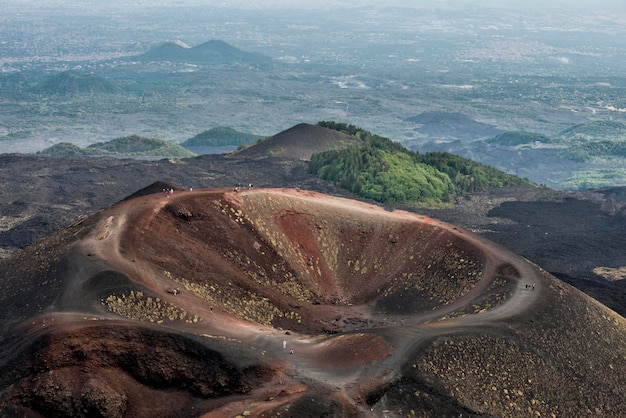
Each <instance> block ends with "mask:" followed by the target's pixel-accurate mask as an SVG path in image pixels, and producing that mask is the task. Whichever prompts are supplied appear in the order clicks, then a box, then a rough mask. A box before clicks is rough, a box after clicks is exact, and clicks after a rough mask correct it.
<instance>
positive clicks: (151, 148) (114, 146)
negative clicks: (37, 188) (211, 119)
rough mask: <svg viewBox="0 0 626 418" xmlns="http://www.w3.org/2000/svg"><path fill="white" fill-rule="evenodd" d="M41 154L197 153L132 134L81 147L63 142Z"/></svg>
mask: <svg viewBox="0 0 626 418" xmlns="http://www.w3.org/2000/svg"><path fill="white" fill-rule="evenodd" d="M38 154H40V155H49V156H72V155H120V156H135V157H137V156H141V157H178V158H187V157H194V156H195V155H196V154H195V153H193V152H191V151H189V150H187V149H185V148H183V147H182V146H180V145H178V144H174V143H171V142H169V141H165V140H162V139H156V138H144V137H141V136H139V135H130V136H126V137H123V138H116V139H113V140H111V141H108V142H98V143H95V144H92V145H89V146H88V147H87V148H81V147H78V146H76V145H74V144H70V143H67V142H63V143H60V144H55V145H53V146H51V147H48V148H46V149H44V150H42V151H40V152H38Z"/></svg>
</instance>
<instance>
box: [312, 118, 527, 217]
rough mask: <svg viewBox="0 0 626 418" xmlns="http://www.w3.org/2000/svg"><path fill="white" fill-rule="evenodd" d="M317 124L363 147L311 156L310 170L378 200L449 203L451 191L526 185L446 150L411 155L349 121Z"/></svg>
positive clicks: (463, 192)
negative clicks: (333, 130) (357, 141)
mask: <svg viewBox="0 0 626 418" xmlns="http://www.w3.org/2000/svg"><path fill="white" fill-rule="evenodd" d="M322 123H323V124H322ZM320 126H325V127H328V128H332V129H337V130H339V131H341V132H345V133H348V134H350V135H352V136H354V137H357V138H360V139H362V145H352V146H349V147H346V148H341V149H333V150H327V151H323V152H320V153H316V154H313V156H312V157H311V162H310V170H311V172H312V173H314V174H316V175H318V176H319V177H321V178H323V179H325V180H328V181H332V182H333V183H335V184H336V185H338V186H339V187H341V188H344V189H347V190H350V191H351V192H352V193H355V194H356V195H358V196H361V197H364V198H369V199H373V200H376V201H378V202H381V203H419V204H426V205H442V204H445V203H447V202H449V196H450V195H452V194H466V193H472V192H478V191H484V190H487V189H489V188H494V187H502V186H513V185H521V184H531V183H530V182H529V181H528V180H525V179H522V178H520V177H517V176H514V175H510V174H507V173H505V172H503V171H501V170H498V169H496V168H494V167H490V166H485V165H483V164H480V163H477V162H475V161H472V160H468V159H466V158H463V157H459V156H456V155H453V154H450V153H445V152H435V153H427V154H423V155H421V154H418V153H414V152H412V151H410V150H407V149H406V148H404V147H403V146H402V145H400V144H399V143H397V142H393V141H391V140H390V139H388V138H384V137H380V136H378V135H372V134H371V133H369V132H367V131H363V130H362V129H359V128H356V127H354V126H353V125H345V124H341V123H336V122H321V123H320Z"/></svg>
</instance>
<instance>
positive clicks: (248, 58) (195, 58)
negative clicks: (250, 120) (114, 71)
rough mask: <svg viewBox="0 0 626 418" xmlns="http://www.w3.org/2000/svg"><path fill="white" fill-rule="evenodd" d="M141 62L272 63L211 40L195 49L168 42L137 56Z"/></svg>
mask: <svg viewBox="0 0 626 418" xmlns="http://www.w3.org/2000/svg"><path fill="white" fill-rule="evenodd" d="M133 59H138V60H140V61H171V62H188V63H196V64H252V65H266V64H270V63H271V62H272V59H271V58H270V57H268V56H267V55H263V54H259V53H256V52H248V51H243V50H241V49H239V48H236V47H234V46H233V45H230V44H228V43H226V42H224V41H220V40H211V41H208V42H205V43H203V44H200V45H196V46H194V47H189V46H188V45H186V44H184V43H182V42H167V43H165V44H162V45H159V46H157V47H155V48H152V49H151V50H149V51H148V52H146V53H144V54H141V55H138V56H135V57H133Z"/></svg>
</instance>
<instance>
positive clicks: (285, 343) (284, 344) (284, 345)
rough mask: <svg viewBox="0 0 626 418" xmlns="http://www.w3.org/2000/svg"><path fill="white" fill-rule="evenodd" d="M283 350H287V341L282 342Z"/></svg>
mask: <svg viewBox="0 0 626 418" xmlns="http://www.w3.org/2000/svg"><path fill="white" fill-rule="evenodd" d="M283 348H287V340H283Z"/></svg>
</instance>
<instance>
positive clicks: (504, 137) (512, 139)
mask: <svg viewBox="0 0 626 418" xmlns="http://www.w3.org/2000/svg"><path fill="white" fill-rule="evenodd" d="M486 142H487V143H488V144H494V145H502V146H512V147H515V146H517V145H525V144H532V143H533V142H541V143H544V144H550V143H552V142H554V140H553V139H552V138H550V137H549V136H547V135H543V134H538V133H536V132H523V131H516V132H503V133H501V134H498V135H496V136H494V137H493V138H490V139H488V140H487V141H486Z"/></svg>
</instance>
